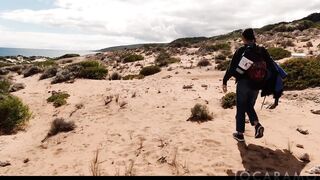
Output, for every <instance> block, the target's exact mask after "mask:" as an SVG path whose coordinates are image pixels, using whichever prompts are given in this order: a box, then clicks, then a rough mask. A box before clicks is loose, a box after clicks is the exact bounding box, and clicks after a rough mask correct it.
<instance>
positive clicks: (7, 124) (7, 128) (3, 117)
mask: <svg viewBox="0 0 320 180" xmlns="http://www.w3.org/2000/svg"><path fill="white" fill-rule="evenodd" d="M30 117H31V114H30V112H29V108H28V106H26V105H24V104H23V103H22V101H21V100H20V99H19V98H18V97H15V96H12V95H1V94H0V135H2V134H5V135H8V134H12V133H15V132H16V131H17V130H19V129H20V128H21V127H22V126H23V125H24V124H25V122H27V121H28V120H29V118H30Z"/></svg>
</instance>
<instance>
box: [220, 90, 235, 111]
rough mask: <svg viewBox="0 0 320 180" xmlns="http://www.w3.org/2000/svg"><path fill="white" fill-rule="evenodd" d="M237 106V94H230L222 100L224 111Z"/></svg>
mask: <svg viewBox="0 0 320 180" xmlns="http://www.w3.org/2000/svg"><path fill="white" fill-rule="evenodd" d="M236 105H237V94H236V93H233V92H231V93H228V94H226V95H225V96H224V97H223V98H222V100H221V106H222V107H223V108H224V109H230V108H233V106H236Z"/></svg>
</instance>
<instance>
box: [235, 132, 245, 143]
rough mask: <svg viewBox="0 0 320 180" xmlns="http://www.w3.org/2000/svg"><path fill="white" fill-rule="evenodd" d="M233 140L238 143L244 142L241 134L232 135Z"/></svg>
mask: <svg viewBox="0 0 320 180" xmlns="http://www.w3.org/2000/svg"><path fill="white" fill-rule="evenodd" d="M233 138H234V139H235V140H237V141H238V142H245V140H244V136H243V134H239V133H233Z"/></svg>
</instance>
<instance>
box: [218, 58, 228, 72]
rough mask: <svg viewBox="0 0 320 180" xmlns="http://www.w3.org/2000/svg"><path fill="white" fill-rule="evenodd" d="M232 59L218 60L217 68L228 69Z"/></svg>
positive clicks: (220, 69)
mask: <svg viewBox="0 0 320 180" xmlns="http://www.w3.org/2000/svg"><path fill="white" fill-rule="evenodd" d="M230 63H231V61H230V60H229V61H216V64H217V66H216V68H215V69H217V70H219V71H226V70H227V69H228V68H229V65H230Z"/></svg>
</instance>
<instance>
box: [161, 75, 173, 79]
mask: <svg viewBox="0 0 320 180" xmlns="http://www.w3.org/2000/svg"><path fill="white" fill-rule="evenodd" d="M170 78H172V76H171V75H168V76H166V77H163V78H162V79H170Z"/></svg>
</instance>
